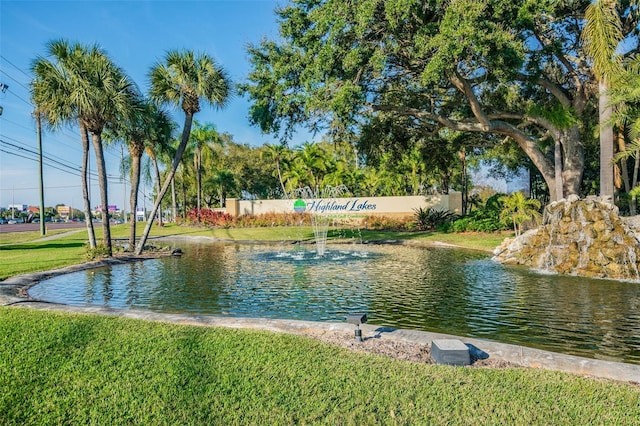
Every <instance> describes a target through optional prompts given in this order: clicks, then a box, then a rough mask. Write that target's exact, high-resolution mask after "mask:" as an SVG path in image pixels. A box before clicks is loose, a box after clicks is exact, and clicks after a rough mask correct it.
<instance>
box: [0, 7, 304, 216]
mask: <svg viewBox="0 0 640 426" xmlns="http://www.w3.org/2000/svg"><path fill="white" fill-rule="evenodd" d="M281 3H282V2H276V1H268V0H262V1H248V0H247V1H243V0H238V1H230V0H227V1H222V0H200V1H177V0H174V1H163V0H150V1H142V0H129V1H109V0H105V1H80V0H78V1H29V0H18V1H12V0H2V1H0V83H3V84H6V85H8V86H9V88H8V90H6V91H5V93H0V106H2V107H3V113H2V116H0V141H1V142H0V206H2V207H5V208H6V207H7V206H8V205H9V204H11V203H13V202H15V203H16V204H28V205H38V203H39V201H38V163H37V162H36V161H33V160H32V159H26V158H22V157H29V158H33V157H34V156H33V154H31V153H30V151H37V140H36V131H35V123H34V120H33V119H32V117H31V112H32V111H33V106H32V105H30V103H29V99H30V96H29V91H28V86H29V82H30V81H31V75H30V66H31V63H32V61H33V60H34V59H35V58H37V56H38V55H44V54H45V46H46V43H47V42H48V41H50V40H53V39H59V38H64V39H67V40H69V41H71V42H80V43H82V44H93V43H97V44H98V45H100V46H101V47H102V48H103V49H104V50H106V51H107V53H108V54H109V56H110V57H111V59H112V60H113V61H114V62H115V63H116V64H117V65H119V66H120V67H122V68H123V69H124V70H125V71H126V72H127V74H129V76H130V77H131V78H132V79H133V80H134V81H135V82H136V83H137V84H138V85H139V86H140V88H141V90H143V91H145V92H146V90H147V87H148V81H147V73H148V71H149V69H150V67H151V66H153V65H154V64H155V63H157V62H158V61H160V60H162V58H163V56H164V54H165V52H166V51H167V50H171V49H190V50H193V51H195V52H203V53H207V54H209V55H211V56H213V57H214V58H215V59H216V60H217V61H218V63H219V64H221V65H222V66H223V67H224V68H225V69H226V70H227V72H228V73H229V75H230V77H231V78H232V80H233V81H234V82H241V81H245V80H246V76H247V74H248V72H249V60H248V55H247V52H246V46H247V44H248V43H258V42H259V41H260V40H261V39H262V38H263V37H267V38H270V39H273V38H277V36H278V26H277V22H276V19H275V14H274V13H273V10H274V9H275V8H276V7H277V6H278V5H279V4H281ZM248 109H249V102H248V101H247V100H246V99H244V98H240V97H239V96H235V97H234V98H233V99H232V101H231V102H230V104H229V106H228V107H227V108H225V109H224V110H222V111H216V110H214V109H212V108H209V107H206V108H203V110H202V111H201V112H200V113H198V114H197V115H196V119H197V120H198V121H200V122H210V123H213V124H215V125H216V127H217V128H218V130H219V131H222V132H228V133H230V134H232V135H233V137H234V140H235V141H236V142H239V143H246V144H250V145H262V144H263V143H273V142H274V141H275V140H274V139H273V137H272V136H270V135H262V134H261V132H260V131H259V129H257V128H255V127H251V126H250V125H249V122H248V119H247V116H248ZM175 118H176V121H177V122H178V123H179V125H180V126H181V125H182V119H183V116H182V115H181V114H180V112H179V111H176V113H175ZM298 142H301V141H298ZM295 143H296V141H295V140H294V144H295ZM20 148H23V149H20ZM43 151H44V154H45V155H46V156H48V157H49V158H50V159H51V160H50V161H47V163H48V164H49V165H45V170H44V177H45V205H47V206H53V205H55V204H66V205H72V206H73V207H76V208H81V206H82V198H81V197H82V192H81V187H80V178H79V173H75V174H70V173H67V172H64V171H61V170H59V169H63V170H67V171H69V169H68V168H67V167H66V165H71V166H73V167H77V169H78V170H79V167H80V160H81V155H82V152H81V149H80V143H79V137H78V132H77V129H75V128H66V129H62V130H61V131H58V132H56V133H51V132H48V131H47V132H45V133H44V135H43ZM125 152H126V150H125ZM120 155H121V154H120V147H114V148H110V149H108V152H107V155H106V157H107V161H108V173H109V175H110V176H112V178H111V179H110V184H109V203H110V204H116V205H118V207H122V205H123V200H124V189H125V188H124V187H123V185H122V184H121V183H113V182H115V181H117V180H118V176H119V171H118V163H119V161H120V160H119V158H120ZM63 164H64V166H63ZM92 170H93V171H95V166H92ZM127 197H128V195H127ZM99 203H100V202H99V197H98V186H97V181H96V180H95V179H94V180H93V182H92V204H93V205H97V204H99ZM147 207H150V202H149V201H147Z"/></svg>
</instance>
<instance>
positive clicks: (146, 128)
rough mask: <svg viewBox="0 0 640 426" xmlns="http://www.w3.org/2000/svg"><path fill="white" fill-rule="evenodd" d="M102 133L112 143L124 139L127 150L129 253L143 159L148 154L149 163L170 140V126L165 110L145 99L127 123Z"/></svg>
mask: <svg viewBox="0 0 640 426" xmlns="http://www.w3.org/2000/svg"><path fill="white" fill-rule="evenodd" d="M108 130H109V131H108V132H105V138H108V139H111V140H117V139H123V140H124V141H125V143H126V144H127V147H128V150H129V160H130V163H131V164H130V168H129V172H130V179H131V192H130V194H129V203H130V204H129V205H130V206H131V212H132V215H131V221H130V225H129V247H130V248H131V250H133V249H134V248H135V244H136V219H135V212H136V208H137V206H138V191H139V189H140V175H141V171H142V156H143V154H144V153H145V152H147V153H148V154H149V153H150V155H149V157H150V158H151V160H152V162H154V161H153V160H154V159H155V151H154V150H156V149H160V148H161V146H162V145H163V144H165V145H166V140H168V139H170V137H171V132H172V126H171V120H170V118H169V116H168V114H167V112H166V111H164V110H162V109H160V108H159V107H158V106H157V105H156V104H154V103H151V102H148V101H146V100H142V99H140V100H139V107H138V108H136V110H135V113H133V114H131V115H130V116H129V117H128V119H127V120H120V121H118V122H117V123H113V124H112V125H111V126H109V129H108ZM154 165H155V170H156V180H157V182H158V186H159V185H160V172H159V169H158V166H157V162H154Z"/></svg>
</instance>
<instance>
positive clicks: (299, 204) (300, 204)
mask: <svg viewBox="0 0 640 426" xmlns="http://www.w3.org/2000/svg"><path fill="white" fill-rule="evenodd" d="M306 209H307V203H305V202H304V200H301V199H299V198H298V199H297V200H296V201H295V202H294V203H293V211H294V212H296V213H302V212H304V211H305V210H306Z"/></svg>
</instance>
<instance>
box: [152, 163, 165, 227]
mask: <svg viewBox="0 0 640 426" xmlns="http://www.w3.org/2000/svg"><path fill="white" fill-rule="evenodd" d="M152 161H153V170H154V171H155V174H156V191H158V194H159V193H160V181H161V179H162V178H161V177H160V167H159V166H158V161H157V160H156V159H155V157H154V158H152ZM158 225H159V226H163V223H162V201H161V202H160V216H158Z"/></svg>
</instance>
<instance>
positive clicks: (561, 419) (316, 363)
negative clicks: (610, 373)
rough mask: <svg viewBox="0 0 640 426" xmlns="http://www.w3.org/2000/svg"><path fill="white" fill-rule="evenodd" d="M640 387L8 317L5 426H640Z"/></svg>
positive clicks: (133, 326)
mask: <svg viewBox="0 0 640 426" xmlns="http://www.w3.org/2000/svg"><path fill="white" fill-rule="evenodd" d="M639 401H640V388H639V387H638V386H634V385H630V384H621V383H616V382H611V381H604V380H595V379H588V378H583V377H578V376H572V375H567V374H562V373H556V372H549V371H541V370H534V369H494V370H491V369H478V368H465V367H447V366H438V365H429V364H417V363H411V362H406V361H398V360H392V359H389V358H385V357H382V356H376V355H369V354H362V353H356V352H349V351H348V350H346V349H342V348H339V347H335V346H331V345H328V344H324V343H321V342H318V341H315V340H311V339H308V338H305V337H300V336H293V335H286V334H274V333H268V332H261V331H250V330H234V329H221V328H206V327H195V326H183V325H175V324H167V323H153V322H145V321H140V320H132V319H123V318H116V317H104V316H95V315H79V314H65V313H52V312H45V311H38V310H29V309H21V308H16V307H11V308H8V307H0V424H6V425H42V424H96V425H111V424H145V425H146V424H152V425H176V424H180V425H182V424H193V425H210V424H220V425H235V424H237V425H246V424H256V425H263V424H269V425H270V424H287V425H288V424H331V425H337V424H340V425H364V424H398V425H405V424H406V425H416V424H425V425H436V424H447V425H470V424H479V425H486V424H495V425H498V424H520V425H532V424H536V425H549V424H553V425H582V424H609V425H634V424H635V425H637V424H638V419H640V403H639Z"/></svg>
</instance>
